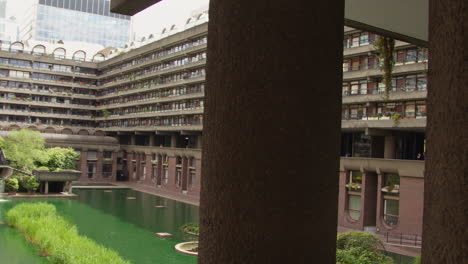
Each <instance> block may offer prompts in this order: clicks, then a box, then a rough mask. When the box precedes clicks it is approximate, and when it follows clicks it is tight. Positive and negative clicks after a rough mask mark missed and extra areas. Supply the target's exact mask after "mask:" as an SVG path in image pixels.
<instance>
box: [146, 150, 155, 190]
mask: <svg viewBox="0 0 468 264" xmlns="http://www.w3.org/2000/svg"><path fill="white" fill-rule="evenodd" d="M145 156H146V160H145V162H146V164H145V166H146V177H145V183H146V184H148V185H152V184H153V181H152V178H153V164H152V163H151V160H152V159H153V155H152V153H145Z"/></svg>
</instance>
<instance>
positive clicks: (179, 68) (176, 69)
mask: <svg viewBox="0 0 468 264" xmlns="http://www.w3.org/2000/svg"><path fill="white" fill-rule="evenodd" d="M205 64H206V59H204V60H199V61H197V62H193V63H187V64H185V65H181V66H176V67H169V68H166V69H162V70H157V71H154V72H150V73H146V74H142V75H139V76H135V77H134V78H131V77H128V78H126V79H120V80H117V81H113V82H109V83H106V84H104V85H101V86H100V88H102V89H105V88H109V87H112V86H115V85H118V86H121V85H125V84H130V83H134V82H137V81H141V80H145V79H150V78H153V77H156V76H160V75H163V74H167V73H172V72H180V71H184V70H188V69H192V68H196V67H199V66H203V65H205Z"/></svg>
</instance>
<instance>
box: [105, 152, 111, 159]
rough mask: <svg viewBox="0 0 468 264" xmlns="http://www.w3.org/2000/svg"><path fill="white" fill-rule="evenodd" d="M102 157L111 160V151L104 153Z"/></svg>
mask: <svg viewBox="0 0 468 264" xmlns="http://www.w3.org/2000/svg"><path fill="white" fill-rule="evenodd" d="M103 156H104V158H105V159H111V158H112V151H104V153H103Z"/></svg>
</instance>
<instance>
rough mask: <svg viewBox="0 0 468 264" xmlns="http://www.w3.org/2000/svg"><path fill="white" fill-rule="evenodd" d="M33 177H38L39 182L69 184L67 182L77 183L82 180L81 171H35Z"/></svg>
mask: <svg viewBox="0 0 468 264" xmlns="http://www.w3.org/2000/svg"><path fill="white" fill-rule="evenodd" d="M33 175H34V176H36V178H37V180H38V181H52V182H67V181H77V180H78V179H80V176H81V171H76V170H61V171H48V170H33Z"/></svg>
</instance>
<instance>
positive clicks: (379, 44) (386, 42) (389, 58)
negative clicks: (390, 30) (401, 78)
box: [374, 36, 395, 99]
mask: <svg viewBox="0 0 468 264" xmlns="http://www.w3.org/2000/svg"><path fill="white" fill-rule="evenodd" d="M374 47H375V51H376V57H377V58H378V59H379V67H380V69H381V70H382V71H383V76H382V77H383V83H384V85H385V99H388V94H389V93H390V90H391V89H392V72H393V66H394V65H395V61H394V59H393V56H394V55H393V54H394V51H395V40H394V39H392V38H390V37H384V36H378V37H377V39H376V40H375V41H374Z"/></svg>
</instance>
